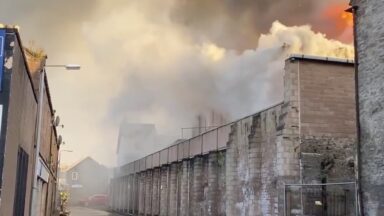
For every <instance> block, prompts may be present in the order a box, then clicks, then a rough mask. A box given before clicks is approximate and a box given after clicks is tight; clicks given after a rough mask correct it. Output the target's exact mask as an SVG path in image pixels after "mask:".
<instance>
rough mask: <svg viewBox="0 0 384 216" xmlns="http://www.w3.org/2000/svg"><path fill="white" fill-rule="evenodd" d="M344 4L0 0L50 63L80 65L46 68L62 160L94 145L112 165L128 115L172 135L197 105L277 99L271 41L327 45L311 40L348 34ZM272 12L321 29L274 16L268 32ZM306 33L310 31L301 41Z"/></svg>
mask: <svg viewBox="0 0 384 216" xmlns="http://www.w3.org/2000/svg"><path fill="white" fill-rule="evenodd" d="M346 6H347V1H346V0H323V1H319V0H208V1H207V0H164V1H153V0H152V1H151V0H140V1H138V0H131V1H127V0H0V23H6V24H17V25H19V26H20V27H21V37H22V39H23V40H24V44H25V45H27V44H28V42H29V41H34V43H35V44H37V45H38V46H40V47H42V48H43V49H44V50H45V51H46V52H47V54H48V62H47V64H65V63H76V64H81V65H82V70H81V71H76V72H67V71H64V70H61V69H49V70H48V77H49V82H50V87H51V91H52V99H53V103H54V107H55V109H56V110H57V113H58V114H59V115H60V116H61V119H62V122H63V123H64V125H65V128H64V129H59V133H61V134H62V135H63V137H64V140H65V142H66V144H65V145H64V146H63V147H62V149H67V150H73V152H72V153H68V152H63V153H62V161H63V162H64V163H67V164H70V163H73V162H74V161H76V160H78V159H80V158H83V157H86V156H88V155H90V156H92V157H94V158H95V159H97V160H99V161H100V162H102V163H104V164H107V165H113V164H114V163H115V157H114V154H115V150H116V142H117V132H118V125H119V123H120V122H121V121H122V119H123V118H124V117H125V118H127V119H128V120H129V121H131V122H142V123H144V122H145V123H155V124H156V128H157V131H158V132H159V133H162V134H166V135H170V136H174V137H175V138H176V137H177V135H179V133H180V128H181V127H186V126H190V125H191V124H192V123H191V122H192V121H193V119H194V117H195V115H196V114H197V113H199V112H203V111H206V110H210V109H215V110H219V111H220V112H223V113H227V114H229V115H230V116H231V117H233V118H236V117H238V116H241V115H245V114H250V113H252V112H255V111H257V109H258V108H262V107H263V106H267V105H269V104H271V103H273V102H277V101H278V100H279V99H280V95H279V91H274V88H273V87H274V84H276V82H277V83H279V73H277V72H276V71H279V69H280V67H281V64H280V63H278V62H280V58H282V56H281V55H278V56H279V57H275V58H274V52H276V50H275V45H276V47H278V46H280V45H281V44H279V43H281V42H282V41H283V42H285V41H288V42H291V43H292V44H291V45H292V48H291V49H292V51H295V52H298V51H302V52H305V50H306V48H305V46H304V45H306V46H310V48H311V49H310V51H309V49H308V53H312V51H313V50H315V51H313V52H314V53H320V54H329V53H326V52H321V51H320V50H316V49H315V48H314V47H316V43H314V41H318V40H321V41H322V44H328V41H325V38H324V37H325V36H326V37H327V38H333V39H338V40H342V41H343V42H346V43H350V42H351V28H350V23H348V21H346V18H345V17H343V14H342V9H343V8H346ZM276 20H279V21H280V22H281V23H282V24H284V25H287V26H291V25H304V24H310V25H312V26H313V30H314V31H321V32H323V33H325V34H326V35H321V36H319V35H317V36H316V35H315V34H312V33H310V32H311V30H310V29H309V27H303V28H298V29H293V30H290V29H285V26H284V25H281V24H280V23H277V24H275V26H274V27H275V30H276V31H275V32H274V33H271V32H270V30H271V26H272V23H273V22H274V21H276ZM271 31H273V29H272V30H271ZM260 34H269V36H267V37H265V38H264V39H260V38H259V37H260ZM302 34H303V35H304V34H305V35H309V36H308V37H309V38H311V39H308V41H306V42H302V43H299V42H297V41H296V40H304V39H305V38H306V36H302ZM286 35H291V36H292V37H286ZM300 35H301V36H300ZM293 36H297V37H293ZM323 38H324V41H323ZM312 39H313V40H312ZM260 41H262V42H263V44H259V43H260ZM270 41H273V43H274V44H272V42H271V44H270V45H265V44H268V43H269V42H270ZM332 43H333V42H332ZM294 44H300V45H302V47H294ZM263 46H264V48H265V47H266V48H268V49H269V50H267V51H265V50H263ZM255 59H256V60H255ZM265 59H267V60H268V62H270V64H262V63H264V62H265ZM255 71H259V72H257V73H256V72H255ZM267 72H268V73H267ZM239 86H241V88H240V87H239ZM276 86H279V85H276ZM160 147H162V146H159V148H160Z"/></svg>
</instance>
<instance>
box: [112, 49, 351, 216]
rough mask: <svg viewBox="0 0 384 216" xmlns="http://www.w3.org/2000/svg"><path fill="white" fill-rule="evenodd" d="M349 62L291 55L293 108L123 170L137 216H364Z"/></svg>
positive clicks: (126, 196)
mask: <svg viewBox="0 0 384 216" xmlns="http://www.w3.org/2000/svg"><path fill="white" fill-rule="evenodd" d="M354 91H355V82H354V63H353V61H350V60H344V59H332V58H322V57H316V56H303V55H292V56H291V57H290V58H288V59H287V60H286V64H285V74H284V100H283V101H282V102H281V103H278V104H276V105H274V106H272V107H269V108H266V109H265V110H262V111H260V112H257V113H256V114H253V115H250V116H247V117H245V118H242V119H240V120H238V121H235V122H232V123H229V124H226V125H223V126H220V127H218V128H215V129H213V130H210V131H208V132H205V133H203V134H200V135H198V136H195V137H193V138H191V139H188V140H185V141H182V142H180V143H176V144H174V145H172V146H170V147H168V148H166V149H163V150H161V151H159V152H155V153H153V154H151V155H148V156H147V157H144V158H142V159H139V160H137V161H133V162H131V163H128V164H126V165H124V166H122V167H121V168H120V170H121V172H120V173H119V175H118V176H115V178H114V179H112V181H111V185H110V197H111V198H110V208H111V209H112V210H114V211H118V212H120V213H132V214H133V215H172V216H173V215H199V216H200V215H233V216H235V215H236V216H237V215H262V216H272V215H324V214H327V215H356V206H357V205H356V190H355V187H356V184H355V144H356V121H355V117H356V109H355V106H356V103H355V96H354Z"/></svg>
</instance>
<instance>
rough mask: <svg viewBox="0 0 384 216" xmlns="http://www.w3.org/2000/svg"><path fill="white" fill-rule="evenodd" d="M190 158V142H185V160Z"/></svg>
mask: <svg viewBox="0 0 384 216" xmlns="http://www.w3.org/2000/svg"><path fill="white" fill-rule="evenodd" d="M186 158H189V140H187V141H185V142H183V159H186Z"/></svg>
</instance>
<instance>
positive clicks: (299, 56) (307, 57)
mask: <svg viewBox="0 0 384 216" xmlns="http://www.w3.org/2000/svg"><path fill="white" fill-rule="evenodd" d="M288 59H289V60H296V59H300V60H312V61H324V62H335V63H344V64H355V61H354V60H353V59H343V58H334V57H323V56H314V55H303V54H291V55H290V56H289V57H288Z"/></svg>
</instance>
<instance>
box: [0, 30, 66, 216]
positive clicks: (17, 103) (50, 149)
mask: <svg viewBox="0 0 384 216" xmlns="http://www.w3.org/2000/svg"><path fill="white" fill-rule="evenodd" d="M37 54H38V53H34V52H33V50H25V49H24V47H23V45H22V41H21V39H20V35H19V32H18V30H17V28H14V27H4V28H0V83H1V85H0V88H1V89H0V118H1V119H0V120H1V121H0V123H1V124H0V125H1V127H0V128H1V131H0V175H1V178H0V185H1V194H0V215H14V216H24V215H31V209H32V190H33V182H34V177H33V176H34V175H35V174H36V175H37V179H36V181H37V188H36V190H37V193H36V197H35V200H36V202H34V206H33V209H35V210H36V212H37V214H36V215H47V216H48V215H53V212H54V211H55V206H56V203H55V202H56V184H57V178H56V177H57V167H58V151H59V144H58V139H57V137H58V136H57V131H56V128H55V126H54V124H53V119H54V110H53V107H52V102H51V97H50V93H49V87H48V82H47V79H46V77H44V81H45V82H44V86H45V88H44V89H45V90H44V92H43V104H42V113H43V114H42V116H43V117H42V121H41V125H42V127H41V129H42V133H41V145H40V151H39V152H38V153H39V155H38V159H37V161H38V163H37V164H36V163H35V161H36V160H35V158H36V155H37V154H36V152H37V150H36V149H37V148H36V145H35V144H36V143H37V142H36V138H37V136H36V134H37V125H38V124H37V119H38V118H37V116H38V115H37V112H38V98H37V95H39V87H38V86H39V84H40V83H39V77H40V74H41V73H40V71H41V70H42V69H43V67H44V64H45V59H46V56H40V55H37ZM36 168H38V169H36ZM35 170H37V173H35Z"/></svg>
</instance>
